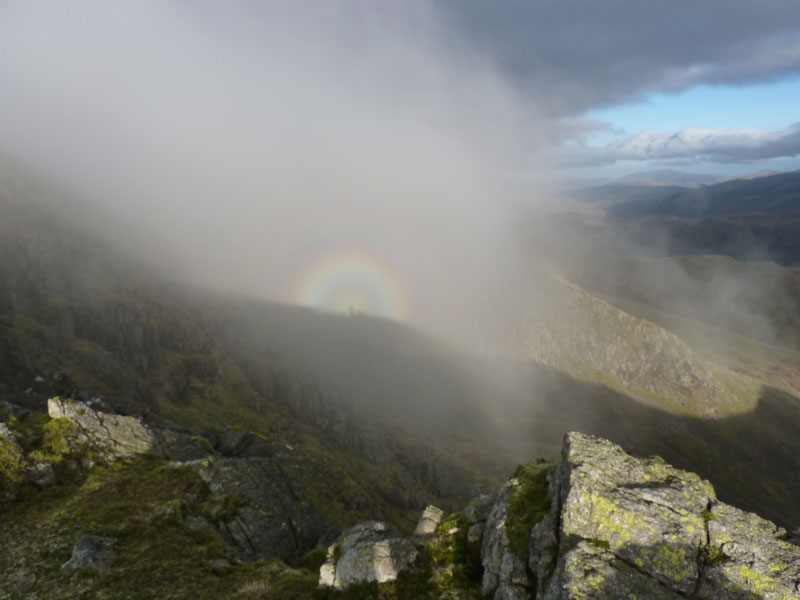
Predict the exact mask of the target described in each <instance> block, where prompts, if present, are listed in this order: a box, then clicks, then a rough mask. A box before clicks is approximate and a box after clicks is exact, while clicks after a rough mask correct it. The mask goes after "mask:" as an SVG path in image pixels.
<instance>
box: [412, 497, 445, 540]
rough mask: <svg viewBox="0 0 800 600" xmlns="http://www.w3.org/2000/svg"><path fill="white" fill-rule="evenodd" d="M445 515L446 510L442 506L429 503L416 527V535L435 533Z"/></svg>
mask: <svg viewBox="0 0 800 600" xmlns="http://www.w3.org/2000/svg"><path fill="white" fill-rule="evenodd" d="M443 516H444V511H443V510H442V509H441V508H439V507H437V506H433V505H432V504H429V505H428V506H426V507H425V510H424V511H422V515H421V516H420V518H419V521H418V522H417V527H416V529H414V535H420V536H422V535H433V533H434V532H435V531H436V528H437V527H438V526H439V523H441V522H442V517H443Z"/></svg>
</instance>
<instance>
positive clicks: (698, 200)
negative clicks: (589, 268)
mask: <svg viewBox="0 0 800 600" xmlns="http://www.w3.org/2000/svg"><path fill="white" fill-rule="evenodd" d="M610 213H611V215H613V216H616V217H644V216H654V215H666V216H675V217H688V218H698V217H713V216H720V215H734V214H797V213H800V171H792V172H790V173H780V174H778V175H768V176H764V177H756V178H747V179H741V178H740V179H734V180H731V181H725V182H722V183H717V184H715V185H710V186H706V187H703V188H697V189H678V190H676V189H672V188H666V189H663V190H661V193H658V192H655V193H653V194H651V195H650V196H648V197H635V198H630V197H629V198H628V199H627V200H626V201H624V202H622V203H620V204H617V205H615V206H614V207H613V208H611V209H610Z"/></svg>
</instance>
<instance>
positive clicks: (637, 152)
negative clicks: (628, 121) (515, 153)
mask: <svg viewBox="0 0 800 600" xmlns="http://www.w3.org/2000/svg"><path fill="white" fill-rule="evenodd" d="M564 155H565V156H563V157H562V158H565V161H566V162H568V163H570V164H572V165H576V166H599V165H610V164H614V163H616V162H618V161H645V160H646V161H658V162H664V163H669V162H673V163H674V162H680V163H691V162H695V161H704V162H716V163H739V162H751V161H757V160H766V159H770V158H781V157H795V156H800V123H798V124H795V125H793V126H791V127H789V128H787V129H782V130H777V131H760V130H756V129H685V130H683V131H680V132H677V133H670V132H664V131H642V132H640V133H638V134H636V135H634V136H631V137H629V138H626V139H624V140H620V141H616V142H613V143H611V144H608V145H606V146H604V147H600V148H593V147H588V146H573V147H568V148H567V149H566V150H565V152H564Z"/></svg>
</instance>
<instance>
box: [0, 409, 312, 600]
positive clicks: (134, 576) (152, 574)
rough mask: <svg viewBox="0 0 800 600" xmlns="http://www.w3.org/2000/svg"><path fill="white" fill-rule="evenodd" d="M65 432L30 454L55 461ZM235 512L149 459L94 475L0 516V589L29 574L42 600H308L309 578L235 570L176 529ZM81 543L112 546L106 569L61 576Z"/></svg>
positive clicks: (303, 572)
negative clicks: (194, 519)
mask: <svg viewBox="0 0 800 600" xmlns="http://www.w3.org/2000/svg"><path fill="white" fill-rule="evenodd" d="M64 429H65V428H64V425H63V424H62V423H59V422H55V421H49V422H46V423H44V424H43V425H42V428H41V430H42V443H41V445H39V446H37V450H35V452H39V453H40V456H42V457H47V458H52V457H53V456H55V455H54V454H52V452H53V451H54V449H58V448H63V447H64V446H63V445H62V442H64V438H63V437H59V435H58V434H57V432H59V431H64ZM0 442H2V440H0ZM3 448H5V446H3ZM240 504H241V499H238V498H233V497H229V496H225V497H222V498H218V497H216V496H214V495H212V494H210V493H209V492H208V490H207V488H206V486H205V484H204V483H203V482H202V480H201V479H200V478H199V476H198V475H197V474H196V473H194V472H193V471H192V470H190V469H188V468H172V467H169V466H167V464H166V463H165V462H164V461H163V460H161V459H159V458H157V457H154V456H143V457H141V458H138V459H136V460H132V461H127V462H118V463H112V464H110V465H108V466H104V467H94V468H92V469H91V470H89V471H88V472H86V473H85V475H84V476H83V477H80V478H78V479H74V480H72V481H68V482H60V483H58V484H56V485H54V486H53V487H51V488H48V489H46V490H44V491H41V492H38V493H36V494H34V495H31V496H30V497H29V498H28V499H27V500H26V501H25V502H22V503H18V504H16V505H15V506H14V507H13V508H12V509H11V510H9V511H7V512H6V513H3V514H2V515H0V544H1V545H2V546H3V547H6V548H11V547H13V548H14V549H15V551H14V552H6V553H0V580H4V581H12V582H13V581H17V580H20V579H24V578H25V576H26V575H30V574H33V573H37V576H36V578H35V583H32V585H33V587H32V591H35V592H36V593H37V594H38V596H39V597H43V598H56V597H58V598H71V597H75V598H77V597H87V598H88V597H95V596H96V595H97V594H101V593H102V594H103V597H104V598H109V599H113V598H192V599H195V598H196V599H200V600H202V599H206V598H207V599H212V598H214V599H216V598H221V597H226V598H227V597H241V598H254V599H255V598H275V599H276V600H277V599H291V598H297V599H300V598H310V597H311V596H312V595H313V593H314V590H315V588H316V582H317V573H316V572H314V571H313V570H311V569H310V568H300V569H292V568H289V567H287V566H286V565H283V564H282V563H281V562H280V561H270V562H266V563H264V562H258V563H251V564H247V565H236V564H233V563H231V562H230V560H229V559H230V558H231V557H230V547H229V546H228V545H227V544H225V543H224V541H223V540H222V538H221V537H220V536H219V534H218V533H217V532H216V531H215V530H213V529H211V528H209V529H208V530H204V531H201V532H197V531H190V530H189V529H187V528H186V527H185V526H184V517H185V516H186V515H189V514H195V515H203V516H206V517H208V518H211V519H224V518H226V516H228V515H229V514H230V512H231V511H232V510H234V509H235V507H236V506H238V505H240ZM82 534H93V535H104V536H111V537H114V538H116V539H117V540H118V543H117V547H116V550H117V553H118V555H119V558H118V562H117V563H116V564H115V566H114V568H112V569H111V570H110V571H108V572H106V573H95V572H93V571H90V570H86V569H83V570H80V571H77V572H68V571H62V570H61V569H60V566H61V565H62V564H63V563H64V562H66V561H67V559H68V558H69V557H70V554H71V551H72V546H73V544H74V542H75V541H76V540H77V538H78V537H79V536H80V535H82ZM311 560H312V559H310V558H309V559H306V563H308V561H311ZM304 566H306V565H304ZM307 566H308V567H312V565H311V564H307ZM31 581H33V578H31ZM101 591H102V592H101Z"/></svg>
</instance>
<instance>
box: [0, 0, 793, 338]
mask: <svg viewBox="0 0 800 600" xmlns="http://www.w3.org/2000/svg"><path fill="white" fill-rule="evenodd" d="M439 8H442V7H439ZM451 8H452V7H451ZM473 42H474V40H473ZM493 56H494V54H493V53H491V52H489V51H487V49H486V48H482V47H481V46H480V45H479V44H475V43H470V41H469V40H468V39H466V38H465V37H464V35H463V31H457V30H456V29H454V26H453V25H452V19H450V18H449V17H448V16H446V14H445V13H440V12H438V10H437V5H434V4H431V3H426V2H404V3H402V4H398V5H392V6H385V5H378V4H376V3H370V2H330V3H325V5H324V6H320V5H319V4H312V3H305V2H271V3H249V2H236V3H226V4H225V5H224V6H222V5H219V4H216V3H211V2H193V3H191V4H189V3H179V2H147V1H145V2H118V3H114V4H113V5H109V4H108V3H102V2H91V1H80V2H72V3H70V4H69V6H68V7H67V6H47V7H44V6H43V5H38V4H35V3H31V2H6V3H4V4H3V5H2V8H0V114H2V115H4V124H3V125H4V126H3V128H2V130H1V131H0V151H4V152H5V153H7V154H11V155H14V156H16V157H19V158H20V159H21V160H22V161H23V162H25V163H26V164H29V165H33V166H35V167H37V168H40V169H41V170H42V171H43V172H45V173H49V174H53V175H54V176H55V177H56V178H58V179H59V180H61V181H64V182H65V183H66V184H67V185H68V187H69V188H71V189H72V190H74V192H75V194H76V195H79V196H82V197H83V198H84V199H86V200H88V201H89V204H88V206H90V207H93V208H92V209H91V211H86V209H85V208H84V209H80V210H79V209H77V208H76V209H75V211H76V213H77V218H79V219H82V220H84V221H86V222H88V223H91V224H92V225H93V227H94V228H95V229H98V230H100V231H101V232H102V234H103V235H105V236H106V237H110V238H113V239H114V240H115V241H116V242H118V243H120V244H123V245H124V246H126V247H127V249H128V250H129V251H132V252H133V253H134V254H136V255H137V256H139V257H140V258H142V259H144V260H146V261H149V262H150V263H152V264H155V265H157V266H158V267H159V268H161V269H162V270H164V271H165V272H166V273H167V274H168V276H169V277H171V278H174V279H176V280H180V281H185V282H189V283H192V284H197V285H201V286H205V287H211V288H215V289H218V290H223V291H227V292H234V293H237V294H244V295H248V296H255V297H258V298H264V299H270V300H276V301H279V302H285V303H289V304H301V305H307V306H312V307H314V308H317V309H320V310H326V311H334V312H340V313H342V312H343V313H349V312H357V313H362V312H363V313H366V314H371V315H375V316H379V317H386V318H390V319H394V320H398V321H402V322H406V323H409V324H412V325H415V326H418V327H421V328H423V329H425V330H427V331H431V332H434V333H435V334H436V335H438V336H442V337H444V338H446V339H448V340H450V341H453V342H455V343H457V344H459V345H467V346H468V347H469V348H470V349H473V350H475V349H479V350H480V349H485V348H490V347H495V346H496V345H497V343H498V342H500V343H501V344H502V342H503V340H502V339H498V337H500V338H502V335H503V334H502V330H503V328H504V327H506V326H507V325H508V323H509V322H513V321H514V319H515V318H516V316H517V315H518V314H519V313H520V312H524V313H526V314H528V315H530V314H531V313H533V312H535V311H536V310H537V309H536V308H535V307H536V299H535V298H534V299H533V300H532V299H531V294H532V293H533V294H534V295H535V293H536V288H537V287H541V286H542V285H546V284H545V283H544V281H545V279H544V278H545V277H546V275H547V274H548V273H551V267H553V265H555V264H558V265H559V267H558V269H560V271H561V274H567V275H568V277H569V278H570V279H571V280H573V281H576V282H578V283H580V284H588V285H590V286H591V287H592V288H593V289H596V290H598V291H600V292H602V293H605V294H611V295H626V294H627V295H628V296H630V295H631V294H630V293H628V292H630V290H631V289H633V288H635V291H636V292H637V293H639V296H640V297H643V299H644V300H646V301H648V302H651V303H656V304H660V305H661V306H662V308H663V307H665V306H667V308H672V309H675V310H677V311H678V312H682V313H683V314H689V315H690V316H692V317H697V318H698V319H700V320H706V321H707V320H709V318H708V317H709V315H712V316H713V315H715V314H718V313H723V314H724V319H720V318H716V320H717V322H720V320H722V321H724V323H723V325H725V326H729V327H732V328H737V329H743V330H744V331H745V332H746V333H747V334H748V335H753V336H754V337H759V338H761V339H766V340H770V341H771V340H775V339H778V338H779V336H778V335H776V331H775V328H776V323H775V319H774V318H773V317H774V312H775V310H774V307H772V306H766V305H765V304H764V302H763V301H764V298H765V296H766V295H771V296H775V297H780V298H785V297H786V294H785V293H784V292H783V283H782V280H781V277H782V274H781V273H773V270H770V271H765V270H763V269H762V270H760V271H759V270H754V269H735V268H724V269H718V270H716V271H714V273H713V276H712V277H705V276H702V277H701V278H698V277H697V275H696V273H695V272H694V271H696V269H694V271H693V270H692V269H693V267H692V265H688V264H682V263H678V262H669V261H665V262H662V263H660V264H659V266H658V268H655V267H654V265H655V264H656V263H655V262H653V261H650V262H648V263H647V266H646V267H642V268H640V269H637V270H635V272H634V271H633V270H631V269H630V265H629V263H626V262H624V261H623V262H622V263H620V262H619V261H618V260H617V259H616V258H613V257H614V256H644V255H652V254H657V255H658V254H660V255H668V254H669V253H670V252H669V250H668V246H669V243H670V242H669V240H668V239H666V238H661V237H659V236H649V237H648V238H647V239H646V240H645V241H644V243H642V240H639V239H636V237H635V236H628V235H625V234H624V232H622V233H620V230H618V229H612V228H608V226H607V223H604V222H602V223H604V224H602V225H601V226H600V227H599V228H597V227H596V228H593V229H592V228H589V229H587V228H586V227H583V226H580V227H577V228H576V227H574V224H573V223H572V222H568V221H565V220H554V219H552V218H551V217H550V216H547V215H546V214H545V213H546V212H548V211H550V212H552V211H553V209H554V208H555V210H563V206H561V207H559V205H558V201H557V200H558V198H557V195H556V194H555V193H554V191H553V189H554V186H553V185H551V179H554V178H552V177H551V175H552V174H551V172H549V171H548V169H549V168H550V167H551V166H552V165H553V161H552V158H551V155H552V154H558V148H559V147H560V144H561V143H562V141H563V136H564V135H567V134H565V132H564V131H563V130H559V127H562V128H563V127H564V123H563V122H561V123H560V125H558V124H557V120H556V119H553V115H552V113H546V112H545V111H543V110H540V109H539V108H538V106H539V105H540V103H542V104H547V105H548V106H552V105H557V104H558V103H559V102H558V89H560V88H558V86H554V87H553V89H552V90H550V91H549V92H548V97H547V99H546V102H544V101H543V99H541V98H539V97H538V96H536V97H534V96H532V95H531V93H530V91H526V90H530V89H531V87H530V85H525V84H524V83H523V82H521V81H520V80H519V79H514V78H513V77H512V76H511V75H509V72H508V70H507V69H503V68H502V67H501V66H500V65H499V64H498V63H496V62H495V59H494V58H493ZM528 83H529V82H528ZM540 101H541V102H540ZM562 148H563V147H562ZM559 177H560V176H559ZM554 200H555V201H554ZM81 210H82V211H83V212H81ZM597 231H601V233H600V234H599V235H598V233H597ZM609 239H613V244H609V243H608V240H609ZM610 257H611V258H610ZM545 262H546V263H547V265H548V268H544V269H543V268H542V265H543V263H545ZM700 283H702V285H700ZM753 290H766V291H765V292H764V293H755V292H754V291H753ZM667 291H668V292H669V293H666V292H667ZM541 298H542V295H541V294H539V300H540V301H541ZM665 298H668V300H664V299H665ZM698 298H701V299H702V302H699V301H698ZM657 300H658V302H656V301H657ZM787 302H788V303H789V304H791V299H789V300H788V301H784V300H781V304H782V305H786V304H787ZM700 307H702V310H700ZM551 308H552V307H551ZM543 314H546V315H548V316H547V317H546V318H548V319H549V318H552V314H553V311H552V310H551V309H548V310H546V311H544V313H543ZM711 320H713V319H711Z"/></svg>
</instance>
